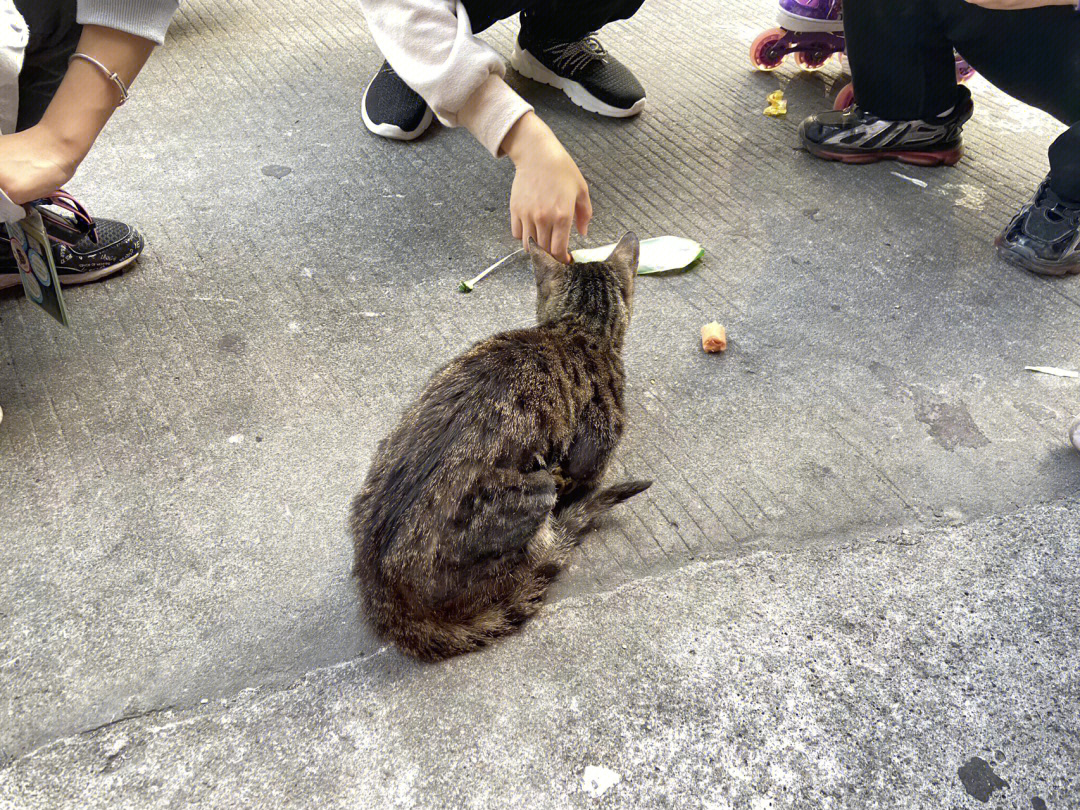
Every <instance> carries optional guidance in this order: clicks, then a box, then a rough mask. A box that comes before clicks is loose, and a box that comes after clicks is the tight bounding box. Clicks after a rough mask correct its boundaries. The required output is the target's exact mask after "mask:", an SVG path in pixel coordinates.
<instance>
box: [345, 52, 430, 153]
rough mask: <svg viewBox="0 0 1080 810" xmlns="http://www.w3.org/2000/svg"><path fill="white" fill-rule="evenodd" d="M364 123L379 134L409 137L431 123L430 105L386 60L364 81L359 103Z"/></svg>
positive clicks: (385, 136) (422, 130) (417, 135)
mask: <svg viewBox="0 0 1080 810" xmlns="http://www.w3.org/2000/svg"><path fill="white" fill-rule="evenodd" d="M360 114H361V115H362V116H363V117H364V126H366V127H367V128H368V129H369V130H370V131H371V132H373V133H375V134H376V135H379V136H381V137H383V138H392V139H393V140H395V141H411V140H414V139H416V138H419V137H420V136H421V135H423V134H424V132H425V130H427V128H428V127H429V126H431V119H432V118H433V116H432V113H431V108H430V107H429V106H428V105H427V102H426V101H424V100H423V99H422V98H420V94H419V93H417V92H416V91H415V90H413V89H412V88H411V87H409V85H407V84H405V82H404V81H402V80H401V77H400V76H398V75H397V74H396V73H394V69H393V68H392V67H390V63H389V62H383V66H382V67H381V68H379V72H378V73H376V74H375V76H374V78H372V80H371V81H370V82H368V86H367V89H366V90H365V91H364V99H363V101H361V103H360Z"/></svg>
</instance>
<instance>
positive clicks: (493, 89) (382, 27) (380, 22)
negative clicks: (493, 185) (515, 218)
mask: <svg viewBox="0 0 1080 810" xmlns="http://www.w3.org/2000/svg"><path fill="white" fill-rule="evenodd" d="M360 5H361V7H362V8H363V10H364V16H365V17H366V18H367V22H368V27H369V28H370V29H371V35H372V37H373V38H374V39H375V44H376V45H378V46H379V50H381V51H382V52H383V55H384V56H385V57H386V61H388V62H389V63H390V66H391V67H392V68H393V69H394V70H395V72H397V74H398V75H399V76H400V77H401V78H402V79H403V80H404V81H405V83H406V84H407V85H409V86H410V87H411V88H412V89H413V90H415V91H416V92H417V93H419V94H420V95H421V97H423V99H424V100H425V101H426V102H427V103H428V105H429V106H430V107H431V109H432V110H433V111H434V113H435V115H437V116H438V117H439V120H440V121H442V122H443V123H444V124H446V125H447V126H450V127H456V126H464V127H465V128H466V129H468V130H469V131H470V132H472V134H473V135H475V136H476V138H477V139H478V140H479V141H480V143H482V144H483V145H484V147H485V148H486V149H487V150H488V151H489V152H491V154H493V155H495V156H498V155H499V154H500V145H501V144H502V141H503V138H504V137H505V136H506V133H507V132H509V131H510V128H511V127H512V126H513V125H514V124H515V123H517V120H518V119H519V118H521V116H523V115H524V114H525V113H527V112H529V111H530V110H531V109H532V107H531V106H530V105H529V104H528V103H527V102H526V101H525V100H524V99H522V98H521V96H519V95H518V94H517V93H515V92H514V91H513V90H511V89H510V87H509V85H507V84H506V82H505V81H503V76H505V75H506V65H505V64H503V60H502V58H501V57H500V56H499V55H498V54H497V53H496V52H495V51H494V49H492V48H491V47H490V46H489V45H487V44H486V43H484V42H482V41H481V40H479V39H477V38H476V37H475V36H473V33H472V26H471V25H470V23H469V15H468V13H467V12H466V11H465V6H464V5H463V4H462V2H461V0H360Z"/></svg>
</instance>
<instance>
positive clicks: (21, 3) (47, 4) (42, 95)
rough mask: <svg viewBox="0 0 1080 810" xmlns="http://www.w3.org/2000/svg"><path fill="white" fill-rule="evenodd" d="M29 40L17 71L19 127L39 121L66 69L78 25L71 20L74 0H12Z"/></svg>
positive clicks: (73, 13) (79, 28)
mask: <svg viewBox="0 0 1080 810" xmlns="http://www.w3.org/2000/svg"><path fill="white" fill-rule="evenodd" d="M15 7H16V8H17V9H18V10H19V12H20V13H21V14H22V16H23V18H24V19H25V20H26V25H27V27H28V28H29V29H30V39H29V42H28V43H27V46H26V55H25V59H24V61H23V68H22V73H21V74H19V120H18V124H17V128H18V129H20V130H23V129H26V128H28V127H32V126H33V125H34V124H36V123H37V122H38V121H40V120H41V116H42V115H44V114H45V108H46V107H48V106H49V102H50V101H52V97H53V95H54V94H55V93H56V88H57V87H59V86H60V82H61V80H62V79H63V78H64V73H66V72H67V63H68V57H70V56H71V54H73V53H74V52H75V48H76V46H77V45H78V44H79V35H80V34H81V33H82V26H80V25H79V24H78V23H76V22H75V0H15Z"/></svg>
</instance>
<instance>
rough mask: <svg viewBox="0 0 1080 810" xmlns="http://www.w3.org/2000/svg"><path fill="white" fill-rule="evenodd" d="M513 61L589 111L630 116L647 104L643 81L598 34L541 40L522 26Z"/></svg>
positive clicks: (519, 69) (527, 72) (616, 115)
mask: <svg viewBox="0 0 1080 810" xmlns="http://www.w3.org/2000/svg"><path fill="white" fill-rule="evenodd" d="M510 64H511V65H513V67H514V70H516V71H517V72H518V73H520V74H521V75H522V76H526V77H528V78H530V79H532V80H533V81H537V82H542V83H544V84H550V85H551V86H552V87H557V88H559V89H560V90H562V91H563V92H564V93H566V95H567V96H569V97H570V100H571V101H572V102H574V103H575V104H577V105H578V106H579V107H583V108H585V109H586V110H588V111H589V112H594V113H599V114H600V115H606V116H609V117H611V118H629V117H630V116H632V115H637V114H638V113H639V112H641V110H642V109H643V108H644V107H645V90H644V88H642V86H641V83H640V82H639V81H638V80H637V79H636V78H634V74H633V73H631V72H630V70H629V68H627V67H626V66H625V65H623V64H622V63H621V62H620V61H619V60H618V59H616V58H615V57H613V56H611V54H609V53H608V52H607V51H606V50H604V46H603V45H601V44H600V40H598V39H597V38H596V37H595V36H587V37H585V38H584V39H579V40H576V41H574V42H550V41H548V42H541V41H534V40H533V39H532V38H531V37H530V36H529V35H528V33H527V32H526V31H525V30H524V29H522V31H521V34H520V35H519V36H518V40H517V45H516V46H515V47H514V55H513V56H511V57H510Z"/></svg>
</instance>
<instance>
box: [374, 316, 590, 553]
mask: <svg viewBox="0 0 1080 810" xmlns="http://www.w3.org/2000/svg"><path fill="white" fill-rule="evenodd" d="M570 376H571V375H569V374H568V373H567V372H566V370H565V367H564V363H563V362H562V359H561V349H560V346H559V345H558V341H557V339H556V338H555V337H554V336H552V335H551V334H548V333H546V332H545V331H544V330H542V329H539V328H532V329H518V330H513V331H509V332H503V333H499V334H497V335H494V336H492V337H490V338H487V339H486V340H483V341H481V342H480V343H477V344H476V345H474V346H473V347H472V348H470V349H469V350H468V351H466V352H465V353H464V354H462V355H460V356H458V357H457V358H455V359H454V360H452V361H451V362H450V363H448V364H447V365H446V366H445V367H444V368H442V369H441V370H440V371H438V372H436V374H435V375H434V376H433V377H432V379H431V380H430V382H429V383H428V384H427V386H426V387H425V388H424V390H423V392H422V393H421V394H420V396H419V397H418V398H417V400H416V401H415V402H414V403H413V405H412V406H411V407H410V408H409V409H408V410H407V411H406V413H405V414H404V415H403V417H402V418H401V420H400V422H399V423H398V424H397V426H396V427H395V428H394V430H393V431H392V432H391V433H390V435H389V436H387V437H386V439H385V440H384V441H383V442H382V443H380V445H379V448H378V450H377V452H376V456H375V459H374V461H373V463H372V466H371V469H370V471H369V473H368V477H367V480H366V481H365V485H364V488H363V490H362V491H361V493H360V495H359V496H358V498H357V500H356V502H355V505H354V526H355V527H356V529H357V530H358V533H360V534H362V535H364V536H366V537H368V538H369V540H370V541H371V542H373V543H375V544H376V545H379V546H381V545H382V544H384V543H386V542H390V541H391V540H392V538H393V537H395V536H397V535H399V534H400V533H401V532H402V530H403V529H404V530H408V527H409V526H411V525H412V523H413V522H414V521H415V520H419V519H420V517H421V514H422V513H423V512H426V511H430V509H432V508H433V506H434V504H435V503H436V502H437V501H438V500H439V499H440V498H443V499H445V498H446V496H447V491H459V492H462V491H466V490H467V489H468V488H469V484H470V480H471V479H472V478H476V477H478V476H480V475H482V474H483V472H484V471H485V470H488V469H491V468H493V467H513V468H517V469H521V470H530V469H532V468H534V467H535V457H536V456H537V455H540V456H547V455H548V454H549V453H550V451H551V448H552V447H553V446H556V445H559V444H562V443H565V442H566V441H567V440H568V439H569V437H570V434H571V420H572V413H573V411H574V410H575V408H574V407H573V405H572V404H571V403H570V402H569V401H568V397H567V394H568V392H569V389H570V387H571V386H572V385H573V381H572V379H570ZM440 491H442V494H440Z"/></svg>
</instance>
